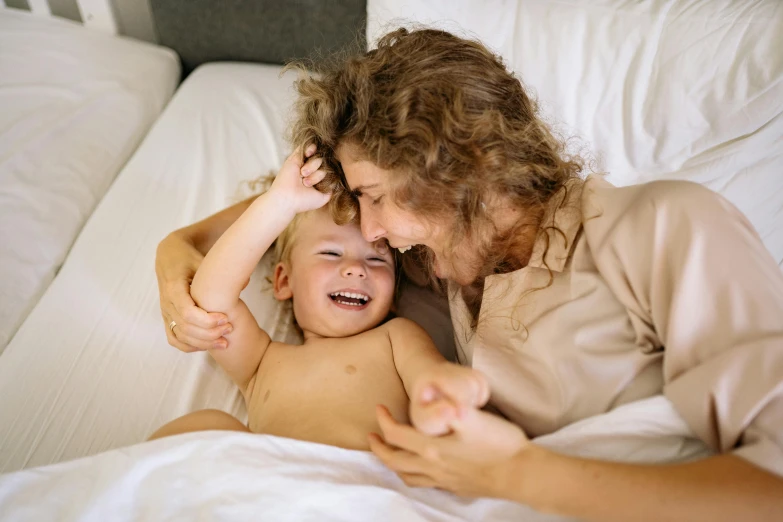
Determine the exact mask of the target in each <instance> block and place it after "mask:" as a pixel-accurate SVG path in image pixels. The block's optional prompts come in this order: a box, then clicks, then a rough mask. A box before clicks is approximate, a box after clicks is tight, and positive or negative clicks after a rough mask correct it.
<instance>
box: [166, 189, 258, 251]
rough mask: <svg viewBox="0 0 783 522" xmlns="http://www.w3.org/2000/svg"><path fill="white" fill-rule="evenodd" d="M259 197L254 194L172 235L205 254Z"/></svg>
mask: <svg viewBox="0 0 783 522" xmlns="http://www.w3.org/2000/svg"><path fill="white" fill-rule="evenodd" d="M257 197H258V195H255V196H252V197H250V198H248V199H246V200H244V201H240V202H239V203H237V204H235V205H232V206H230V207H228V208H226V209H223V210H221V211H220V212H218V213H216V214H212V215H211V216H209V217H208V218H205V219H202V220H201V221H199V222H197V223H193V224H192V225H188V226H186V227H184V228H180V229H179V230H175V231H174V232H172V235H175V236H177V239H179V240H180V241H185V242H187V243H189V244H191V245H193V247H194V248H195V249H196V250H197V251H198V252H199V253H200V254H201V255H203V256H205V255H207V252H209V250H210V249H211V248H212V247H213V246H214V245H215V243H216V242H217V240H218V239H220V236H222V235H223V233H224V232H225V231H226V230H228V227H230V226H231V225H233V224H234V222H235V221H236V220H237V219H239V216H241V215H242V214H243V213H244V212H245V211H246V210H247V209H248V208H249V207H250V205H251V204H252V203H253V201H255V200H256V198H257Z"/></svg>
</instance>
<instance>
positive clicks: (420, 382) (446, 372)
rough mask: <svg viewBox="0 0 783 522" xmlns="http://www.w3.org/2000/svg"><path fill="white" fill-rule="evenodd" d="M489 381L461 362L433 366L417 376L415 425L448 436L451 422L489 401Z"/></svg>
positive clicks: (413, 401) (413, 410)
mask: <svg viewBox="0 0 783 522" xmlns="http://www.w3.org/2000/svg"><path fill="white" fill-rule="evenodd" d="M489 394H490V390H489V384H488V383H487V379H486V378H485V377H484V374H482V373H481V372H480V371H478V370H474V369H473V368H470V367H465V366H460V365H459V364H453V363H447V362H444V363H442V364H438V365H435V366H432V367H431V368H430V369H429V370H427V371H426V372H423V373H422V374H421V375H420V376H418V377H417V379H416V382H415V383H414V385H413V391H412V393H411V403H410V415H409V416H410V419H411V423H412V424H413V426H414V427H415V428H416V429H417V430H419V431H420V432H422V433H424V434H427V435H445V434H446V433H449V431H451V429H452V428H451V423H452V422H453V421H455V420H456V419H458V418H460V417H461V416H464V415H466V414H468V413H469V412H470V411H472V410H475V409H476V408H482V407H483V406H484V405H485V404H486V403H487V401H488V400H489Z"/></svg>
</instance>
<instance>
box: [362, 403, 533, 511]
mask: <svg viewBox="0 0 783 522" xmlns="http://www.w3.org/2000/svg"><path fill="white" fill-rule="evenodd" d="M377 416H378V422H379V424H380V426H381V431H382V438H381V436H379V435H376V434H371V435H370V439H369V440H370V449H371V450H372V452H373V453H374V454H375V455H376V456H377V457H378V458H379V459H380V460H381V461H382V462H383V463H384V464H385V465H386V466H387V467H388V468H390V469H391V470H392V471H394V472H395V473H397V475H399V476H400V478H401V479H402V480H403V481H404V482H405V483H406V484H407V485H409V486H414V487H435V488H439V489H444V490H446V491H450V492H452V493H456V494H457V495H461V496H468V497H501V498H509V496H510V493H509V491H512V490H513V489H514V487H515V486H517V485H518V484H515V483H514V482H515V481H514V480H513V472H514V463H513V459H514V458H515V457H516V456H517V455H518V454H520V452H522V451H526V450H530V449H533V448H534V445H533V444H530V442H529V441H528V439H527V437H526V436H525V434H524V432H523V431H522V430H521V429H520V428H519V427H518V426H517V425H515V424H513V423H511V422H509V421H507V420H505V419H503V418H501V417H498V416H496V415H492V414H490V413H487V412H484V411H481V410H479V409H475V408H474V409H470V410H469V411H468V412H466V413H465V414H464V415H463V416H461V417H460V418H459V419H456V420H454V421H452V424H451V426H452V433H450V434H449V435H445V436H441V437H431V436H428V435H425V434H423V433H420V432H418V431H416V429H414V428H413V427H411V426H405V425H403V424H399V423H397V422H396V421H395V420H394V419H393V418H392V416H391V415H390V414H389V411H388V410H387V409H386V408H385V407H383V406H379V407H378V411H377Z"/></svg>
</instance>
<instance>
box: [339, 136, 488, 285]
mask: <svg viewBox="0 0 783 522" xmlns="http://www.w3.org/2000/svg"><path fill="white" fill-rule="evenodd" d="M352 152H354V151H353V150H352V147H351V146H350V145H340V146H339V147H338V148H337V151H336V156H337V160H338V161H339V162H340V164H341V165H342V168H343V172H344V173H345V178H346V181H347V182H348V188H349V190H351V191H352V192H354V194H355V195H356V197H357V199H358V201H359V214H360V218H361V230H362V235H363V236H364V238H365V239H366V240H367V241H370V242H373V241H377V240H378V239H380V238H384V237H385V238H386V239H387V240H388V242H389V245H391V247H392V248H403V249H404V248H406V247H409V246H414V245H424V246H426V247H428V248H429V249H430V250H432V252H433V253H434V254H435V266H434V269H435V275H436V276H437V277H439V278H441V279H451V280H453V281H456V282H457V283H459V284H461V285H468V284H470V283H472V282H473V281H474V280H475V278H476V276H477V274H478V267H479V266H480V260H479V259H477V258H476V257H477V256H476V254H475V248H471V246H470V245H469V244H468V242H467V241H463V242H462V243H461V244H459V245H456V247H455V248H453V249H451V250H450V251H448V252H447V251H446V248H447V245H448V239H449V235H450V233H451V230H450V228H449V226H448V223H445V222H443V223H439V222H432V221H430V220H427V221H424V220H423V219H421V218H419V217H418V216H416V215H414V214H413V213H411V212H409V211H406V210H403V209H401V208H400V207H398V206H397V205H395V204H394V202H393V201H392V199H391V196H390V195H389V194H390V189H389V183H388V182H389V179H390V176H391V175H392V173H391V172H390V171H388V170H384V169H382V168H380V167H378V166H377V165H375V164H374V163H372V162H370V161H367V160H357V159H355V158H356V157H357V155H356V154H353V153H352ZM435 197H437V196H436V195H435ZM471 254H472V255H471Z"/></svg>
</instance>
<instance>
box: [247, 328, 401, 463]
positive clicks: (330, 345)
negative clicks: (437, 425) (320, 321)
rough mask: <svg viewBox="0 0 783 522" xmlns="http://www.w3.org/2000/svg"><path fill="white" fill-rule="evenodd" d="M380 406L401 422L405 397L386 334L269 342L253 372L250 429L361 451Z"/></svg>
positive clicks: (374, 424)
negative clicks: (301, 343)
mask: <svg viewBox="0 0 783 522" xmlns="http://www.w3.org/2000/svg"><path fill="white" fill-rule="evenodd" d="M378 404H383V405H385V406H386V407H388V408H389V409H390V411H391V412H392V414H393V415H394V416H395V417H396V418H398V420H401V421H404V420H407V405H408V397H407V394H406V393H405V389H404V387H403V385H402V381H401V380H400V378H399V376H398V374H397V370H396V368H395V366H394V359H393V357H392V352H391V346H390V345H389V343H388V339H387V338H386V336H385V335H364V336H357V337H353V338H350V339H334V340H329V341H323V342H319V343H316V344H313V345H304V346H290V345H283V344H277V343H274V344H273V345H271V346H270V347H269V348H268V350H267V353H266V354H265V355H264V359H263V360H262V362H261V365H260V367H259V370H258V374H257V376H256V382H255V383H254V385H253V390H252V394H251V397H250V403H249V404H248V417H249V423H248V425H249V427H250V429H251V431H253V432H256V433H268V434H272V435H280V436H285V437H291V438H297V439H302V440H311V441H314V442H322V443H326V444H333V445H337V446H342V447H350V448H355V449H366V438H367V434H368V433H369V432H371V431H377V430H378V426H377V422H376V419H375V407H376V406H377V405H378Z"/></svg>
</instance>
